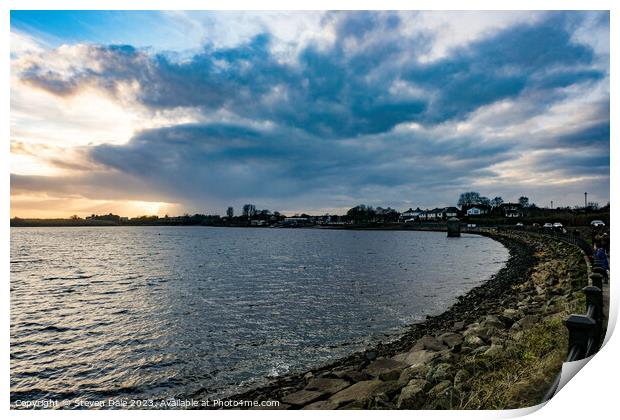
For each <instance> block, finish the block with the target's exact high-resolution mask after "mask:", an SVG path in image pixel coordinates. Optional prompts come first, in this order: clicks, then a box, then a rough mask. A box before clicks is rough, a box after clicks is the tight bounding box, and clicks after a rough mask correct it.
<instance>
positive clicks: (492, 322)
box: [480, 315, 505, 330]
mask: <svg viewBox="0 0 620 420" xmlns="http://www.w3.org/2000/svg"><path fill="white" fill-rule="evenodd" d="M480 326H481V327H484V328H486V329H487V330H488V329H492V328H495V329H504V328H505V325H504V323H503V322H502V321H500V319H499V318H498V317H496V316H495V315H487V316H486V318H485V319H484V321H482V323H481V324H480Z"/></svg>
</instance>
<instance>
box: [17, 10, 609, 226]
mask: <svg viewBox="0 0 620 420" xmlns="http://www.w3.org/2000/svg"><path fill="white" fill-rule="evenodd" d="M609 129H610V115H609V13H608V12H363V11H358V12H137V11H136V12H133V11H117V12H105V11H82V12H68V11H65V12H63V11H13V12H11V215H12V216H19V217H68V216H70V215H72V214H78V215H81V216H84V215H89V214H91V213H109V212H113V213H117V214H121V215H125V216H136V215H142V214H159V215H163V214H165V213H168V214H182V213H185V212H187V213H196V212H198V213H219V214H224V211H225V209H226V207H227V206H229V205H232V206H234V207H235V208H239V207H241V206H242V205H243V204H244V203H255V204H256V205H258V207H259V208H269V209H271V210H279V211H283V212H287V211H288V212H297V211H299V212H301V211H305V212H311V213H324V212H327V211H330V212H331V211H342V210H343V209H346V208H349V207H352V206H355V205H357V204H360V203H365V204H369V205H374V206H378V205H380V206H391V207H394V208H397V209H399V210H403V209H406V208H408V207H410V206H414V207H417V206H419V207H422V208H424V207H437V206H447V205H454V204H455V203H456V201H457V199H458V196H459V193H460V192H463V191H472V190H473V191H479V192H480V193H481V194H483V195H486V196H489V197H494V196H502V197H503V198H504V200H505V201H510V200H516V198H518V197H519V196H521V195H525V196H528V197H529V198H530V202H535V203H536V204H538V205H539V206H545V205H548V203H549V201H550V200H553V201H554V203H555V205H557V206H573V205H577V204H581V203H582V202H583V193H584V192H585V191H588V197H589V198H591V200H592V201H598V202H600V203H601V204H606V203H607V202H608V201H609V135H610V131H609Z"/></svg>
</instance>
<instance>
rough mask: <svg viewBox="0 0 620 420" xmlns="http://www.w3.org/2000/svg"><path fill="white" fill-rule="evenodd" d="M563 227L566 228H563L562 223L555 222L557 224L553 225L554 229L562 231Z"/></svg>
mask: <svg viewBox="0 0 620 420" xmlns="http://www.w3.org/2000/svg"><path fill="white" fill-rule="evenodd" d="M563 227H564V226H563V225H562V223H560V222H555V223H554V224H553V228H554V229H562V228H563Z"/></svg>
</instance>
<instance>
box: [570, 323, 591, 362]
mask: <svg viewBox="0 0 620 420" xmlns="http://www.w3.org/2000/svg"><path fill="white" fill-rule="evenodd" d="M566 328H567V329H568V348H569V349H572V348H573V347H575V348H577V352H576V353H575V354H574V355H572V356H573V360H567V361H568V362H573V361H575V360H580V359H584V358H586V357H588V356H590V354H589V353H591V350H592V345H591V343H592V337H593V335H594V334H595V329H596V321H594V320H593V319H592V318H590V317H587V316H585V315H571V316H569V317H568V319H567V320H566Z"/></svg>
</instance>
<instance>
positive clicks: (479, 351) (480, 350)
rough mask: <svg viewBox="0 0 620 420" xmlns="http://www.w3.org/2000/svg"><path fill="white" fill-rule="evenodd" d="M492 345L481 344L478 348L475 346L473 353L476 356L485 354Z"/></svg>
mask: <svg viewBox="0 0 620 420" xmlns="http://www.w3.org/2000/svg"><path fill="white" fill-rule="evenodd" d="M490 347H491V346H480V347H478V348H475V349H473V350H472V351H471V354H472V355H474V356H476V355H479V354H483V353H484V352H485V351H487V350H488V349H489V348H490Z"/></svg>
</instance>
